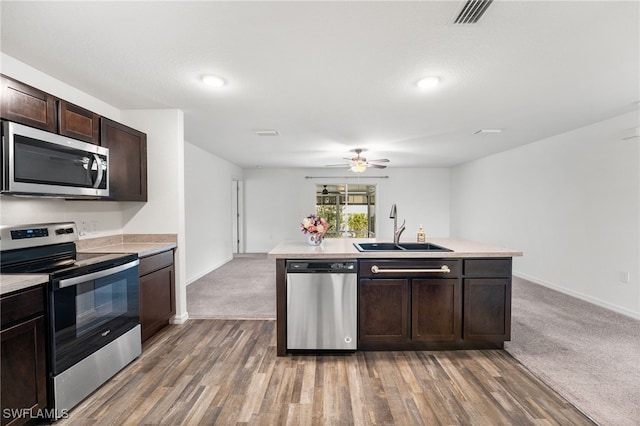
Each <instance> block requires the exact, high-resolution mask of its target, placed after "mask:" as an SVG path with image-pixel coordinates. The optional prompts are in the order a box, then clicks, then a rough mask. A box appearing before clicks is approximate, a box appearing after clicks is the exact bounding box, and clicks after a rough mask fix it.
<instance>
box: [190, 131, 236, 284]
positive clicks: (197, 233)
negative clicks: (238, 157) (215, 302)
mask: <svg viewBox="0 0 640 426" xmlns="http://www.w3.org/2000/svg"><path fill="white" fill-rule="evenodd" d="M184 158H185V164H187V165H188V167H186V168H185V188H184V189H185V205H186V210H185V219H186V221H185V222H186V224H185V229H186V244H187V247H186V248H187V252H188V253H189V256H187V263H186V273H187V277H186V279H187V284H190V283H191V282H193V281H195V280H196V279H198V278H200V277H202V276H203V275H205V274H207V273H209V272H211V271H212V270H214V269H216V268H218V267H219V266H221V265H223V264H224V263H226V262H228V261H229V260H231V259H232V257H233V256H232V252H233V245H232V241H231V240H232V238H231V236H232V216H231V199H232V194H231V181H232V180H240V179H241V178H242V169H240V168H239V167H237V166H236V165H234V164H232V163H229V162H228V161H225V160H223V159H221V158H219V157H217V156H215V155H213V154H211V153H209V152H207V151H204V150H202V149H201V148H199V147H197V146H195V145H193V144H190V143H188V142H185V155H184Z"/></svg>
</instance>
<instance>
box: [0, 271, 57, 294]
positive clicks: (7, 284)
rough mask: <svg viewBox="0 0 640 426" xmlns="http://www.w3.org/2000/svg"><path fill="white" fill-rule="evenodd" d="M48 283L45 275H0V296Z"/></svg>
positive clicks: (47, 277) (47, 276)
mask: <svg viewBox="0 0 640 426" xmlns="http://www.w3.org/2000/svg"><path fill="white" fill-rule="evenodd" d="M48 282H49V275H47V274H2V275H0V295H3V294H7V293H11V292H14V291H18V290H24V289H27V288H29V287H35V286H37V285H41V284H46V283H48Z"/></svg>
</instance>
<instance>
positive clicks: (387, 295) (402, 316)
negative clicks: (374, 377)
mask: <svg viewBox="0 0 640 426" xmlns="http://www.w3.org/2000/svg"><path fill="white" fill-rule="evenodd" d="M408 305H409V281H408V280H406V279H361V280H360V283H359V297H358V340H359V341H361V342H370V343H381V344H385V343H404V342H407V341H408V336H409V308H408Z"/></svg>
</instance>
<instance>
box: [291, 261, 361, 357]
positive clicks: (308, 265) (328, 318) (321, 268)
mask: <svg viewBox="0 0 640 426" xmlns="http://www.w3.org/2000/svg"><path fill="white" fill-rule="evenodd" d="M357 310H358V302H357V262H356V261H346V260H325V259H322V260H288V261H287V349H294V350H295V349H300V350H347V351H355V350H356V348H357V333H358V328H357V317H358V315H357Z"/></svg>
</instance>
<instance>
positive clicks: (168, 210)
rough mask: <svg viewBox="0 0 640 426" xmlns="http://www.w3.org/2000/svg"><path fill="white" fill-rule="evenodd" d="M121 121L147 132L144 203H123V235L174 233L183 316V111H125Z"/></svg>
mask: <svg viewBox="0 0 640 426" xmlns="http://www.w3.org/2000/svg"><path fill="white" fill-rule="evenodd" d="M121 114H122V123H123V124H126V125H129V126H131V127H133V128H135V129H137V130H140V131H142V132H144V133H146V134H147V181H148V182H147V192H148V194H147V200H148V201H147V202H146V203H142V202H137V203H136V202H131V203H126V207H125V209H124V211H123V222H124V227H123V232H124V233H126V234H177V236H178V244H177V245H178V248H177V250H176V255H175V275H176V316H175V318H174V319H173V320H172V322H173V323H182V322H184V321H186V319H187V318H188V315H187V291H186V286H187V284H186V282H187V280H186V255H187V247H186V233H185V217H184V211H185V197H184V114H183V112H182V111H180V110H177V109H164V110H125V111H122V113H121Z"/></svg>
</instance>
